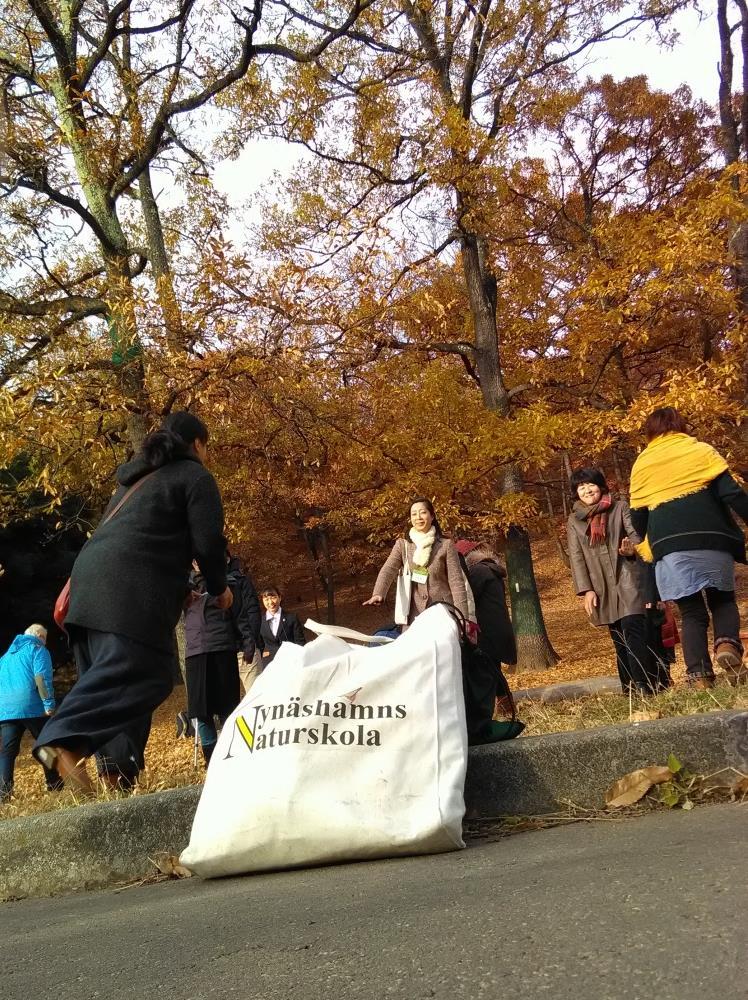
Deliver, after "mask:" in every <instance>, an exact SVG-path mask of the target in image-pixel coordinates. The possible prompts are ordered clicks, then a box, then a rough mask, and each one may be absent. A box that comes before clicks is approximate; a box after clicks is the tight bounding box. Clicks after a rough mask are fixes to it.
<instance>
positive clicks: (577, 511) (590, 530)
mask: <svg viewBox="0 0 748 1000" xmlns="http://www.w3.org/2000/svg"><path fill="white" fill-rule="evenodd" d="M612 503H613V499H612V497H611V495H610V493H605V494H604V495H603V496H602V497H600V499H599V500H598V502H597V503H595V504H592V506H591V507H588V506H587V504H586V503H582V501H581V500H577V502H576V503H575V504H574V517H576V519H577V520H578V521H586V522H587V534H588V535H589V539H590V545H602V544H603V542H604V541H605V539H606V538H607V533H608V511H609V510H610V505H611V504H612Z"/></svg>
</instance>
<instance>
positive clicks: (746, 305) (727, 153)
mask: <svg viewBox="0 0 748 1000" xmlns="http://www.w3.org/2000/svg"><path fill="white" fill-rule="evenodd" d="M738 7H739V8H740V13H741V18H740V43H741V61H742V66H743V82H742V87H741V90H742V100H741V107H740V113H739V115H736V114H735V111H734V109H733V72H734V57H733V51H732V36H733V28H732V27H731V26H730V23H729V16H728V11H727V8H728V0H718V2H717V26H718V28H719V40H720V61H719V91H718V102H719V117H720V126H721V128H720V138H721V142H722V155H723V156H724V159H725V163H726V165H727V166H728V167H729V166H730V165H731V164H733V163H738V162H739V161H740V159H741V156H742V158H744V159H745V158H748V134H746V129H747V128H748V16H747V13H746V11H745V8H744V5H743V4H740V3H739V4H738ZM733 185H734V188H735V190H736V191H739V189H740V181H739V179H738V178H737V177H736V178H735V179H734V181H733ZM730 249H731V250H732V252H733V253H734V255H735V265H734V269H733V271H734V279H735V287H736V289H737V293H738V303H739V308H740V311H741V312H742V314H743V316H744V317H745V316H748V224H746V223H745V222H743V223H739V224H738V225H737V226H733V227H732V228H731V230H730ZM742 374H743V391H742V396H743V405H744V406H745V407H748V355H747V356H746V357H745V358H744V360H743V373H742ZM740 438H741V443H742V445H743V447H744V449H745V450H746V452H748V421H744V422H743V424H742V426H741V429H740ZM740 471H741V473H743V472H744V471H748V470H743V469H741V470H740Z"/></svg>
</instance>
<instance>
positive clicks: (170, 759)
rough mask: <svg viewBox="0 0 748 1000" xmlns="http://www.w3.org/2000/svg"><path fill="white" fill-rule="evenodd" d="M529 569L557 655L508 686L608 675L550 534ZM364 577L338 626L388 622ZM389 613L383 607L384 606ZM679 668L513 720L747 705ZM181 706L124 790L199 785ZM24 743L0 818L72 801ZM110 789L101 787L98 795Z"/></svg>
mask: <svg viewBox="0 0 748 1000" xmlns="http://www.w3.org/2000/svg"><path fill="white" fill-rule="evenodd" d="M533 551H534V556H535V572H536V576H537V580H538V587H539V590H540V595H541V600H542V604H543V612H544V615H545V621H546V625H547V628H548V634H549V636H550V639H551V642H552V644H553V646H554V648H555V650H556V652H557V653H558V654H559V655H560V657H561V659H560V661H559V663H558V664H556V666H554V667H551V668H548V669H546V670H540V671H522V672H521V673H514V674H510V675H509V683H510V685H511V687H512V688H514V689H519V688H528V687H535V686H541V685H546V684H554V683H556V682H560V681H570V680H580V679H583V678H586V677H597V676H604V675H613V674H615V672H616V669H615V655H614V652H613V646H612V643H611V641H610V638H609V636H608V631H607V629H604V628H595V627H594V626H592V625H590V624H589V622H588V621H587V618H586V615H585V614H584V611H583V610H582V607H581V602H580V601H579V600H578V599H577V598H576V597H575V596H574V594H573V591H572V587H571V579H570V574H569V570H568V568H567V567H566V566H565V565H564V563H563V560H562V559H561V556H560V554H559V553H558V550H557V548H556V545H555V542H554V541H553V540H552V539H541V540H540V541H538V542H537V543H535V544H534V545H533ZM371 583H372V580H371V579H369V578H368V576H367V577H366V578H364V577H363V576H360V577H358V578H357V579H355V580H352V581H349V582H348V583H347V584H345V585H343V586H341V587H340V588H339V590H338V594H337V601H336V608H337V621H338V624H340V625H346V626H348V627H350V628H356V629H359V630H360V631H363V632H372V631H375V630H376V629H377V628H380V627H381V626H382V625H384V624H386V623H387V621H388V620H391V619H388V611H387V610H383V609H382V608H371V607H366V608H365V607H362V606H361V602H362V601H363V600H365V599H366V598H367V597H368V596H369V594H370V592H371V591H370V587H371ZM287 593H288V595H290V596H291V597H293V598H295V600H293V601H287V602H284V606H286V605H287V609H288V610H293V611H296V612H297V613H298V614H299V615H300V617H301V618H302V621H304V620H305V619H306V618H312V619H315V620H317V621H324V618H325V615H324V610H320V609H318V608H317V607H315V602H314V599H313V597H311V596H310V595H312V593H313V590H312V586H311V582H310V580H309V579H308V578H302V577H300V578H299V579H298V581H297V582H296V583H295V584H292V585H291V586H289V587H288V588H287ZM738 597H739V603H740V610H741V621H742V622H743V625H744V627H748V568H746V567H742V566H741V567H738ZM389 613H390V614H391V609H390V611H389ZM684 675H685V668H684V665H683V659H682V655H681V652H680V647H679V648H678V655H677V661H676V663H675V666H674V667H673V670H672V676H673V680H674V681H675V686H674V688H673V689H672V690H670V691H667V692H665V693H664V694H661V695H658V696H656V697H654V698H649V699H646V700H644V699H641V698H639V699H632V700H630V699H628V698H625V697H623V696H621V695H606V696H603V697H596V698H587V699H584V700H582V701H578V702H561V703H557V704H554V705H541V704H538V703H535V702H523V703H521V705H520V711H519V714H520V717H521V718H522V720H523V721H524V722H525V723H526V724H527V728H526V730H525V733H524V734H523V735H527V736H536V735H540V734H542V733H548V732H563V731H568V730H571V729H586V728H592V727H596V726H606V725H612V724H615V723H620V722H626V721H629V720H631V721H635V720H637V719H639V720H641V719H646V718H660V717H666V716H671V715H690V714H694V713H697V712H708V711H719V710H723V709H730V708H748V686H744V687H740V688H732V687H730V686H729V685H728V684H726V683H724V682H722V683H719V684H718V685H717V687H716V688H715V689H714V690H713V691H699V692H693V691H689V690H687V689H686V688H685V687H684ZM184 707H185V689H184V687H183V686H178V687H176V688H175V689H174V691H173V693H172V694H171V696H170V697H169V698H168V699H167V700H166V701H165V702H164V703H163V705H161V706H160V707H159V709H158V710H157V711H156V713H155V714H154V718H153V727H152V730H151V737H150V740H149V742H148V748H147V753H146V756H147V769H146V771H144V772H143V774H142V775H141V780H140V784H139V787H138V788H137V789H136V791H135V792H134V793H132V794H145V793H148V792H154V791H159V790H161V789H165V788H175V787H179V786H183V785H191V784H196V783H199V782H201V781H202V780H203V777H204V774H205V769H204V767H203V764H202V756H201V755H200V756H199V759H198V761H197V764H195V763H194V754H193V746H192V743H191V741H190V740H184V739H182V740H177V739H176V736H175V724H174V720H175V715H176V713H177V712H178V711H180V710H181V709H184ZM30 746H31V741H30V740H29V739H28V736H27V737H26V739H25V740H24V743H23V747H22V749H21V754H20V756H19V758H18V761H17V763H16V773H15V788H14V795H13V799H12V800H11V802H10V803H7V804H5V805H0V819H10V818H13V817H15V816H23V815H31V814H34V813H39V812H46V811H48V810H50V809H56V808H63V807H66V806H70V805H72V804H74V803H75V801H76V800H75V798H74V796H73V794H72V793H71V792H63V793H54V794H48V793H46V792H45V788H44V781H43V778H42V772H41V769H40V768H39V766H38V765H37V764H36V763H35V762H34V761H33V760H32V759H31V756H30V753H29V750H30ZM115 795H116V793H112V792H110V791H108V790H102V792H101V794H100V798H101V799H109V798H113V797H115Z"/></svg>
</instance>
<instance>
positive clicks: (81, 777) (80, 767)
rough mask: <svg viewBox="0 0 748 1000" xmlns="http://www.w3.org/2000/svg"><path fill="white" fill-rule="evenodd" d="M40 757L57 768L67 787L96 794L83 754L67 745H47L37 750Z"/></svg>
mask: <svg viewBox="0 0 748 1000" xmlns="http://www.w3.org/2000/svg"><path fill="white" fill-rule="evenodd" d="M36 756H37V757H38V759H39V760H40V761H41V762H42V763H43V764H45V765H46V766H47V767H49V768H55V769H56V770H57V773H58V774H59V775H60V777H61V778H62V780H63V781H64V782H65V787H66V788H68V789H70V790H71V791H74V792H78V793H79V794H81V795H88V796H91V797H93V796H95V795H96V789H95V788H94V786H93V784H92V782H91V779H90V778H89V776H88V771H87V770H86V758H85V756H84V755H83V754H81V753H79V752H77V751H74V750H68V749H67V748H66V747H55V746H46V747H40V748H39V749H38V750H37V751H36Z"/></svg>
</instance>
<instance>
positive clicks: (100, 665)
mask: <svg viewBox="0 0 748 1000" xmlns="http://www.w3.org/2000/svg"><path fill="white" fill-rule="evenodd" d="M71 639H72V642H73V651H74V653H75V661H76V664H77V666H78V672H79V675H80V676H79V678H78V680H77V682H76V683H75V684H74V686H73V687H72V688H71V690H70V692H69V693H68V694H67V695H66V696H65V698H64V699H63V701H62V704H61V705H60V707H59V709H58V710H57V712H56V714H55V715H53V716H52V718H51V719H49V721H48V722H47V724H46V725H45V726H44V729H43V730H42V732H41V735H40V736H39V738H38V739H37V741H36V743H35V745H34V749H35V750H36V749H38V748H39V747H42V746H62V747H71V748H75V747H80V748H82V749H83V753H84V754H86V755H87V756H88V755H90V754H92V753H95V752H96V751H97V750H101V749H102V748H103V747H104V746H105V744H106V743H108V742H109V741H110V740H114V739H115V738H117V737H119V736H120V734H121V733H123V732H127V731H128V729H129V728H131V727H136V726H139V725H140V724H141V723H142V720H143V718H144V716H148V718H149V719H150V716H151V713H152V712H153V710H154V709H155V708H157V707H158V706H159V705H160V704H161V702H162V701H164V699H165V698H167V697H168V696H169V694H170V692H171V689H172V684H173V681H172V666H173V658H174V654H173V652H171V651H167V652H165V651H163V650H160V649H155V648H154V647H153V646H146V645H145V643H142V642H138V641H137V640H136V639H130V638H128V637H127V636H124V635H115V634H114V633H112V632H97V631H96V630H94V629H83V628H79V627H76V628H75V629H74V630H73V629H71Z"/></svg>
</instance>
